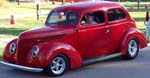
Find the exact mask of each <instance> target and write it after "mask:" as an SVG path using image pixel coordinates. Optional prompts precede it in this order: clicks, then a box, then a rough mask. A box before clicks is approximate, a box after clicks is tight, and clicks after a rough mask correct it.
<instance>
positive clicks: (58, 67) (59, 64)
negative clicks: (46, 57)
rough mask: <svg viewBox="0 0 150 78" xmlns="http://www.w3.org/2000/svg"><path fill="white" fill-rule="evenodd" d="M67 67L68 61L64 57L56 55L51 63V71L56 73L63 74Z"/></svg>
mask: <svg viewBox="0 0 150 78" xmlns="http://www.w3.org/2000/svg"><path fill="white" fill-rule="evenodd" d="M65 69H66V62H65V60H64V59H63V58H62V57H56V58H54V59H53V60H52V63H51V71H52V72H53V73H54V74H57V75H59V74H61V73H63V72H64V71H65Z"/></svg>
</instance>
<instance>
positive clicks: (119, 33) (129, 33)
mask: <svg viewBox="0 0 150 78" xmlns="http://www.w3.org/2000/svg"><path fill="white" fill-rule="evenodd" d="M144 47H147V43H146V38H145V36H144V34H143V32H141V31H140V30H138V29H137V27H136V25H135V21H134V20H133V19H132V18H131V17H130V15H129V13H128V11H127V9H125V8H124V6H123V5H121V4H118V3H115V2H105V1H104V2H79V3H73V4H70V5H65V6H60V7H57V8H54V9H53V10H52V11H51V12H50V13H49V15H48V17H47V20H46V22H45V25H44V26H42V27H38V28H34V29H31V30H27V31H25V32H22V33H21V34H20V35H19V37H18V38H17V39H14V40H12V41H11V42H9V43H8V44H7V46H6V48H5V50H4V55H3V59H4V61H1V63H2V64H4V65H7V66H11V67H14V68H17V69H21V70H26V71H32V72H42V71H43V70H46V71H47V72H48V73H49V74H50V75H51V76H60V75H62V74H63V73H64V72H65V71H66V70H68V69H74V68H78V67H81V66H83V65H86V64H90V63H93V62H97V61H101V60H105V59H109V58H113V57H117V56H122V57H123V59H134V58H135V57H136V56H137V55H138V52H139V49H142V48H144Z"/></svg>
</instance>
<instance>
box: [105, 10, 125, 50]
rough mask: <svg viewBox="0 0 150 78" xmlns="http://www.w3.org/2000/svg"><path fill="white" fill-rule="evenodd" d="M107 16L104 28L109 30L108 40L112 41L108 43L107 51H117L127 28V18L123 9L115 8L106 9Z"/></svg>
mask: <svg viewBox="0 0 150 78" xmlns="http://www.w3.org/2000/svg"><path fill="white" fill-rule="evenodd" d="M107 17H108V25H107V27H106V29H107V30H109V31H110V32H109V33H108V36H109V38H110V40H111V41H110V42H113V43H112V44H110V45H111V47H110V49H109V50H110V51H109V52H118V51H120V46H121V39H122V36H123V34H124V32H125V31H126V29H127V24H128V22H127V18H126V15H125V13H124V11H123V10H121V9H117V8H116V9H110V10H108V11H107Z"/></svg>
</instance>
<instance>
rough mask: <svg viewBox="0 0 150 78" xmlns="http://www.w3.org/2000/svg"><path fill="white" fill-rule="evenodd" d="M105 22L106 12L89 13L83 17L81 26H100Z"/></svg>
mask: <svg viewBox="0 0 150 78" xmlns="http://www.w3.org/2000/svg"><path fill="white" fill-rule="evenodd" d="M104 22H105V15H104V12H93V13H87V14H85V15H84V16H83V17H82V20H81V25H90V24H100V23H104Z"/></svg>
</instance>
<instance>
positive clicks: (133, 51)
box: [123, 38, 139, 59]
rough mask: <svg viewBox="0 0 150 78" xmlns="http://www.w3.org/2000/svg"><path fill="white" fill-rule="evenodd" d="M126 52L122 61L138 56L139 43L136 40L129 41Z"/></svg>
mask: <svg viewBox="0 0 150 78" xmlns="http://www.w3.org/2000/svg"><path fill="white" fill-rule="evenodd" d="M126 51H127V54H126V55H125V56H123V58H124V59H134V58H135V57H136V56H137V55H138V52H139V43H138V41H137V39H136V38H132V39H130V40H129V42H128V45H127V48H126Z"/></svg>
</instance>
